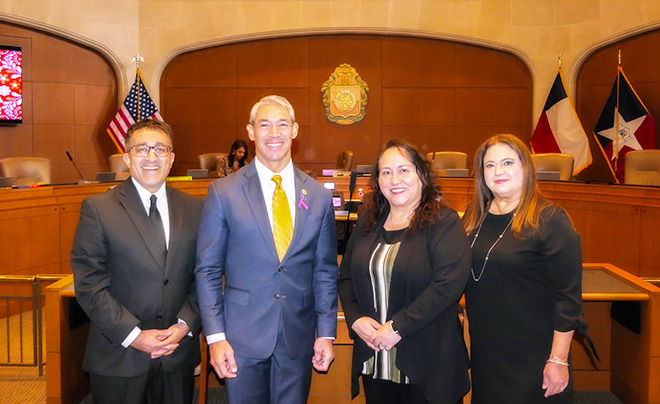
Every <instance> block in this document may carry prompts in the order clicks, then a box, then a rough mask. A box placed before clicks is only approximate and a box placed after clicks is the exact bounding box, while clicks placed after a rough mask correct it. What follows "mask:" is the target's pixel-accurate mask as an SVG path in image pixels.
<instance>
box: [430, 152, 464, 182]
mask: <svg viewBox="0 0 660 404" xmlns="http://www.w3.org/2000/svg"><path fill="white" fill-rule="evenodd" d="M426 158H427V159H428V160H429V161H430V162H431V169H432V170H433V171H435V172H436V173H437V174H438V175H439V176H441V177H444V176H447V174H448V172H447V170H462V172H461V173H460V174H462V175H452V176H465V177H467V154H465V153H463V152H457V151H440V152H431V153H427V154H426ZM456 174H458V172H457V173H456Z"/></svg>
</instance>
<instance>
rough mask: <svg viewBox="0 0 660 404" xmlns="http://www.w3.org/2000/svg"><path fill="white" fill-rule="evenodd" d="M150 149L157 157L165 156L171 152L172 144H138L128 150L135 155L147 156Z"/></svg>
mask: <svg viewBox="0 0 660 404" xmlns="http://www.w3.org/2000/svg"><path fill="white" fill-rule="evenodd" d="M152 150H153V151H154V154H155V155H156V156H157V157H167V156H169V155H170V153H172V146H161V145H159V146H147V145H143V144H139V145H137V146H133V147H131V148H130V149H129V151H131V152H132V153H133V155H134V156H137V157H147V156H148V155H149V152H150V151H152Z"/></svg>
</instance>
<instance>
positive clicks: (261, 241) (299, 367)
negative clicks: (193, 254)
mask: <svg viewBox="0 0 660 404" xmlns="http://www.w3.org/2000/svg"><path fill="white" fill-rule="evenodd" d="M247 131H248V135H249V137H250V139H251V140H253V141H254V142H255V148H256V156H257V158H256V159H254V160H253V161H252V163H250V164H249V165H247V166H245V167H243V168H242V169H240V170H239V171H238V172H236V173H234V174H232V175H230V176H229V177H226V178H222V179H219V180H216V181H214V182H212V183H211V185H210V187H209V191H208V194H207V197H206V200H205V202H204V209H203V211H202V219H201V223H200V229H199V235H198V247H197V268H196V279H197V294H198V297H199V302H200V313H201V315H202V327H203V330H204V333H205V335H206V336H207V341H208V343H209V345H210V358H211V364H212V365H213V367H214V368H215V370H216V372H217V373H218V374H219V375H220V376H221V377H224V378H226V387H227V394H228V398H229V403H230V404H238V403H245V404H267V403H282V404H284V403H286V404H304V403H305V402H306V401H307V396H308V394H309V387H310V383H311V375H312V366H313V367H314V368H315V369H317V370H319V371H326V370H328V368H329V366H330V363H331V362H332V360H333V358H334V353H333V348H332V340H333V339H334V338H335V335H336V328H337V286H336V279H337V272H338V270H337V241H336V234H335V217H334V211H333V207H332V198H331V194H330V191H328V190H326V189H324V188H323V187H322V186H321V185H320V184H319V183H317V182H316V181H314V180H313V179H312V178H311V177H309V176H308V175H306V174H305V173H303V172H302V171H300V170H298V169H297V168H295V167H294V166H293V163H292V161H291V143H292V141H293V139H294V138H295V137H296V136H297V135H298V124H297V123H296V122H295V115H294V112H293V107H292V106H291V104H290V103H289V101H287V100H286V99H285V98H283V97H279V96H268V97H264V98H263V99H262V100H261V101H259V102H258V103H257V104H255V105H254V107H253V108H252V111H251V114H250V123H249V124H248V125H247ZM284 195H285V196H284ZM223 274H224V275H225V283H224V289H223V287H222V275H223Z"/></svg>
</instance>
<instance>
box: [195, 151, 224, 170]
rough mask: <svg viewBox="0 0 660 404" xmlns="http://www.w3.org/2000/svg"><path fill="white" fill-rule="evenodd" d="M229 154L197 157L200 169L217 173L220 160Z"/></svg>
mask: <svg viewBox="0 0 660 404" xmlns="http://www.w3.org/2000/svg"><path fill="white" fill-rule="evenodd" d="M225 154H227V153H204V154H200V155H199V156H197V159H198V160H199V168H201V169H207V170H209V173H215V170H216V168H217V166H218V159H219V158H220V157H221V156H223V155H225Z"/></svg>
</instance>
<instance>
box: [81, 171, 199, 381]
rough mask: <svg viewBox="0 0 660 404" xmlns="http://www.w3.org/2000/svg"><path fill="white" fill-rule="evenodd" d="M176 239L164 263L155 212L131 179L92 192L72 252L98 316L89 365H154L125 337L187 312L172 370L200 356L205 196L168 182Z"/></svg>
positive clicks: (103, 371)
mask: <svg viewBox="0 0 660 404" xmlns="http://www.w3.org/2000/svg"><path fill="white" fill-rule="evenodd" d="M167 199H168V205H169V214H170V242H169V249H168V253H167V260H166V262H165V263H164V266H163V263H162V262H159V259H158V253H157V249H156V248H155V245H156V241H155V239H154V238H155V237H154V235H153V232H152V230H151V227H150V223H149V217H148V215H147V212H146V210H145V208H144V205H142V202H141V201H140V198H139V195H138V193H137V190H136V189H135V185H133V182H132V180H131V179H130V178H129V179H127V180H126V181H125V182H123V183H121V184H119V185H118V186H117V187H115V188H114V189H111V190H109V191H108V192H105V193H103V194H97V195H92V196H90V197H88V198H86V199H85V200H84V201H83V203H82V206H81V208H80V221H79V223H78V228H77V230H76V234H75V237H74V241H73V250H72V251H71V267H72V268H73V274H74V281H75V290H76V298H77V300H78V302H79V303H80V305H81V306H82V308H83V309H84V310H85V312H86V313H87V315H88V316H89V318H90V320H91V326H90V330H89V339H88V342H87V351H86V353H85V361H84V364H83V368H84V369H85V370H86V371H88V372H90V373H94V374H99V375H104V376H121V377H132V376H137V375H140V374H143V373H145V372H146V371H147V369H148V368H149V364H150V362H151V358H150V356H149V354H147V353H144V352H141V351H138V350H136V349H134V348H132V347H128V348H124V347H123V346H121V343H122V342H123V341H124V339H125V338H126V337H127V336H128V334H129V333H130V332H131V331H132V330H133V329H134V328H135V326H139V327H140V328H141V329H143V330H144V329H164V328H167V327H169V326H170V325H172V324H175V323H176V322H177V321H178V320H177V318H180V319H182V320H184V321H185V322H186V323H187V324H188V326H189V327H190V329H191V331H192V332H193V336H192V338H191V337H189V336H185V337H184V338H183V339H182V340H181V341H180V345H179V347H178V348H177V349H176V350H175V351H174V353H172V354H171V355H169V356H164V357H162V358H161V361H162V364H163V367H164V368H165V370H166V371H168V372H171V371H176V370H182V369H184V368H185V367H194V366H195V365H196V364H197V363H198V362H199V357H200V352H199V336H198V331H199V328H200V319H199V308H198V305H197V299H196V296H195V284H194V269H195V250H196V244H197V227H198V225H199V217H200V213H201V207H202V200H201V199H199V198H196V197H194V196H191V195H187V194H184V193H183V192H180V191H177V190H175V189H172V188H169V187H167Z"/></svg>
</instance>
